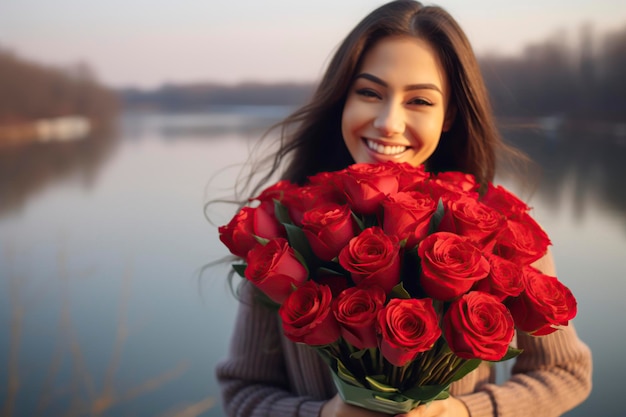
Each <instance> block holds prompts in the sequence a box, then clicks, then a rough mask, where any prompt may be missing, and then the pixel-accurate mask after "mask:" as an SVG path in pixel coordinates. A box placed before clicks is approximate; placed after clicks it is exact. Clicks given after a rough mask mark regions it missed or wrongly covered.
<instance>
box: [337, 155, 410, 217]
mask: <svg viewBox="0 0 626 417" xmlns="http://www.w3.org/2000/svg"><path fill="white" fill-rule="evenodd" d="M337 175H338V178H339V180H340V181H341V183H342V189H343V190H344V192H345V193H346V197H347V199H348V202H349V203H350V207H351V208H352V209H353V211H355V212H356V213H359V214H373V213H375V212H376V211H377V210H378V208H379V206H380V202H381V201H382V200H383V199H384V198H385V196H387V195H389V194H395V193H397V192H398V175H397V171H396V169H395V168H394V167H393V166H392V165H389V164H354V165H350V166H349V167H348V168H346V169H345V170H343V171H341V172H339V173H338V174H337Z"/></svg>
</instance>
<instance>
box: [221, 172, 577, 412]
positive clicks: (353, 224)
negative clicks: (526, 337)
mask: <svg viewBox="0 0 626 417" xmlns="http://www.w3.org/2000/svg"><path fill="white" fill-rule="evenodd" d="M478 188H479V185H478V184H477V183H476V181H475V180H474V177H473V176H471V175H469V174H464V173H461V172H443V173H438V174H431V173H428V172H426V171H425V170H424V168H423V167H421V166H420V167H413V166H410V165H408V164H396V163H384V164H355V165H351V166H349V167H347V168H346V169H344V170H341V171H336V172H324V173H320V174H317V175H315V176H313V177H311V178H310V179H309V182H308V183H307V184H306V185H304V186H297V185H295V184H292V183H290V182H288V181H280V182H278V183H276V184H275V185H273V186H271V187H269V188H267V189H266V190H264V191H263V192H262V193H261V194H260V195H259V196H258V197H256V198H254V199H252V201H251V203H252V202H254V203H255V204H254V206H252V205H250V206H246V207H243V208H242V209H241V210H240V211H239V212H238V213H237V214H236V215H235V217H234V218H233V219H232V220H231V221H230V222H229V223H228V224H227V225H225V226H222V227H220V228H219V234H220V240H221V241H222V242H223V243H224V244H225V245H226V246H227V247H228V249H229V250H230V251H231V253H233V254H234V255H236V256H238V257H241V258H243V260H244V262H243V263H240V264H235V265H233V267H234V269H235V271H236V272H238V273H239V274H240V275H241V276H242V277H245V278H246V279H247V280H249V281H250V282H251V283H252V284H254V285H255V286H256V287H257V288H258V289H259V290H260V291H261V293H262V294H264V295H265V296H266V297H267V299H268V301H270V303H272V304H273V305H275V306H276V307H278V309H279V315H280V317H281V320H282V326H283V331H284V334H285V336H286V337H287V338H289V339H290V340H292V341H294V342H297V343H304V344H307V345H310V346H312V347H314V348H316V349H317V351H318V352H319V353H320V354H321V355H322V357H323V358H324V359H325V360H326V362H327V363H328V364H329V366H330V367H331V369H332V371H333V377H334V380H335V383H336V385H337V388H338V390H339V392H340V394H341V396H342V398H343V399H344V400H345V401H346V402H349V403H352V404H356V405H360V406H363V407H366V408H369V409H372V410H377V411H381V412H387V413H398V412H406V411H408V410H410V409H412V408H413V407H415V406H417V405H418V404H420V403H423V402H428V401H432V400H434V399H441V398H446V397H447V396H448V388H449V386H450V384H451V383H452V382H454V381H456V380H458V379H460V378H462V377H463V376H464V375H466V374H467V373H469V372H471V371H472V370H473V369H475V368H476V367H477V366H478V365H479V364H480V363H481V361H500V360H505V359H509V358H512V357H514V356H516V355H517V354H519V353H520V352H521V351H519V350H517V349H514V348H511V347H510V343H511V341H512V339H513V337H514V333H515V330H516V328H517V329H518V330H519V331H524V332H528V333H530V334H533V335H536V336H541V335H546V334H549V333H552V332H554V331H556V330H557V329H558V327H559V326H563V325H567V323H568V321H569V320H571V319H572V318H573V317H574V316H575V314H576V300H575V299H574V297H573V295H572V294H571V292H570V291H569V289H567V288H566V287H565V286H564V285H563V284H562V283H560V282H559V281H558V280H557V278H556V277H552V276H548V275H545V274H543V273H541V272H540V271H539V270H537V269H535V268H534V267H533V266H531V264H532V263H533V262H534V261H536V260H538V259H539V258H541V257H542V256H543V255H545V253H546V251H547V247H548V245H549V244H550V241H549V239H548V237H547V235H546V234H545V232H544V231H543V230H542V229H541V228H540V227H539V225H538V224H537V223H536V222H535V221H534V220H533V219H532V218H531V217H530V215H529V214H528V212H529V207H528V206H527V205H526V204H525V203H523V202H522V201H521V200H519V199H518V198H517V197H515V196H514V195H513V194H511V193H510V192H508V191H507V190H505V189H504V188H502V187H501V186H493V185H492V184H489V186H488V189H487V190H486V192H485V193H484V194H483V195H482V196H480V195H479V193H478Z"/></svg>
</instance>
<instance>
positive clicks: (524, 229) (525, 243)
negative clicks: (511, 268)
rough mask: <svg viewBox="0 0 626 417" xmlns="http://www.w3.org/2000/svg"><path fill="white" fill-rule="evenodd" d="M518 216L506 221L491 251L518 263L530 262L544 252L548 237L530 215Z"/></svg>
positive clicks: (548, 242)
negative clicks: (516, 218)
mask: <svg viewBox="0 0 626 417" xmlns="http://www.w3.org/2000/svg"><path fill="white" fill-rule="evenodd" d="M518 217H519V219H518V220H508V221H507V222H506V228H505V230H504V231H503V232H502V233H501V234H500V236H499V238H498V239H497V243H496V246H495V247H494V249H493V252H494V253H495V254H496V255H499V256H501V257H503V258H504V259H508V260H510V261H512V262H515V263H518V264H530V263H533V262H535V261H536V260H538V259H539V258H541V257H543V256H544V255H545V254H546V252H547V251H548V246H549V245H550V239H549V238H548V235H547V234H546V232H544V231H543V229H542V228H541V226H539V224H537V222H535V221H534V220H533V219H532V218H531V217H530V215H528V214H527V213H523V214H520V215H519V216H518Z"/></svg>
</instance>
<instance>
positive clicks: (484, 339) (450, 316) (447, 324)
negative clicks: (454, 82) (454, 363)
mask: <svg viewBox="0 0 626 417" xmlns="http://www.w3.org/2000/svg"><path fill="white" fill-rule="evenodd" d="M443 323H444V325H443V327H444V335H445V338H446V341H447V342H448V345H449V346H450V349H451V350H452V352H454V353H455V354H456V355H457V356H459V357H461V358H464V359H474V358H476V359H483V360H486V361H497V360H500V359H502V357H504V355H505V354H506V352H507V350H508V348H509V344H510V343H511V341H512V340H513V335H514V334H515V325H514V323H513V317H511V313H509V310H507V308H506V307H505V306H504V304H502V303H501V302H500V301H498V299H497V298H496V297H494V296H493V295H491V294H487V293H484V292H480V291H471V292H469V293H467V294H463V295H462V296H461V297H460V298H458V299H456V300H455V301H453V302H452V304H451V305H450V308H449V309H448V311H446V314H445V315H444V318H443Z"/></svg>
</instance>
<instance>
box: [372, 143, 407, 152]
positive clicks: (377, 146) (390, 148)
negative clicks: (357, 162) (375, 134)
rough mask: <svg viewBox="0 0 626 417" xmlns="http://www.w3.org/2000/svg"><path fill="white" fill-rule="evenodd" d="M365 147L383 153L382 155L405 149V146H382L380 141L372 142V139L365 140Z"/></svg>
mask: <svg viewBox="0 0 626 417" xmlns="http://www.w3.org/2000/svg"><path fill="white" fill-rule="evenodd" d="M367 147H368V148H370V149H371V150H373V151H374V152H377V153H380V154H383V155H396V154H399V153H402V152H404V151H406V149H407V147H406V146H399V145H395V146H384V145H382V144H380V143H377V142H374V141H373V140H368V141H367Z"/></svg>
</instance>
